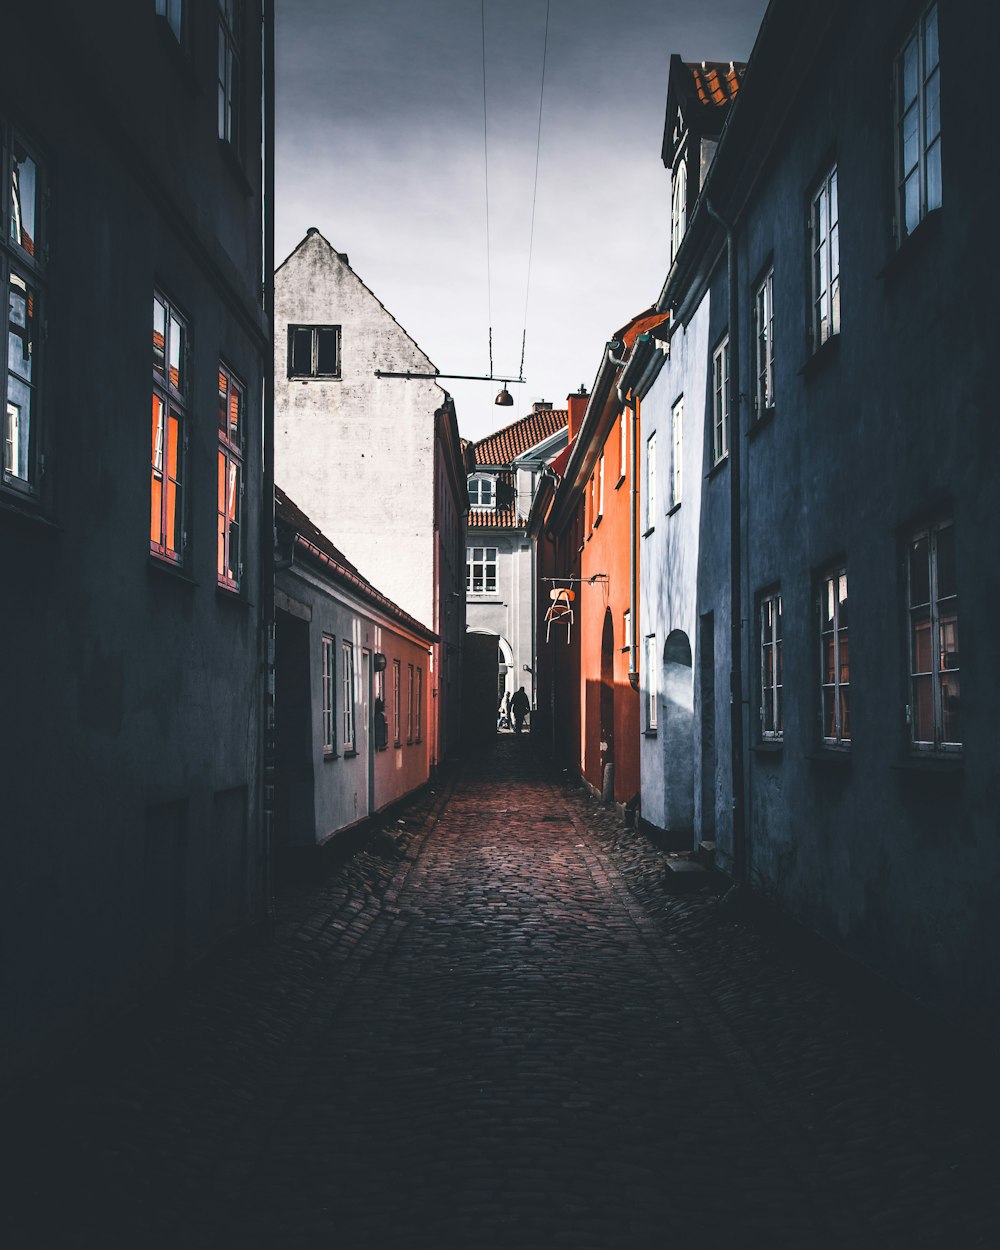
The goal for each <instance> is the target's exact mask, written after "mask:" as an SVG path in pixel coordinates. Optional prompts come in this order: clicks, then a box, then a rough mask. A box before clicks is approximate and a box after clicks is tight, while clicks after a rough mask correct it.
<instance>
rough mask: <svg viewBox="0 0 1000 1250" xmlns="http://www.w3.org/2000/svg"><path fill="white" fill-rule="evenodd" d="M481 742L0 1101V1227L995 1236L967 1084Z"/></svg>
mask: <svg viewBox="0 0 1000 1250" xmlns="http://www.w3.org/2000/svg"><path fill="white" fill-rule="evenodd" d="M530 753H531V748H530V745H529V743H528V742H527V741H523V742H522V741H516V740H513V739H507V740H506V741H501V743H500V744H499V747H498V750H497V752H496V753H495V754H494V755H493V756H492V757H490V758H488V759H485V760H483V761H481V762H479V763H478V764H474V765H469V766H468V767H467V768H466V770H465V772H464V774H463V775H462V776H461V777H460V778H459V779H458V780H457V782H456V783H454V786H453V789H449V788H448V787H442V788H440V789H439V790H438V792H437V793H436V794H431V795H426V796H424V797H423V798H422V799H421V800H420V801H419V802H417V803H415V804H413V805H412V806H411V808H410V809H409V810H408V811H407V812H405V813H404V822H405V823H402V824H399V825H398V826H395V833H396V835H397V842H396V845H395V846H394V845H393V844H392V843H391V842H390V841H389V839H388V838H383V839H381V840H376V841H375V842H373V843H372V845H371V846H370V848H369V849H368V850H365V851H363V852H362V853H360V854H358V855H356V856H355V857H354V858H353V859H352V860H351V861H349V862H348V863H347V864H346V865H344V866H343V867H342V868H341V869H340V870H339V871H338V872H336V873H335V874H333V875H332V876H331V877H329V879H327V880H326V881H325V882H324V883H323V884H322V885H321V886H315V885H313V886H311V887H309V888H305V887H297V888H295V889H291V890H289V891H287V892H286V894H285V895H284V896H283V899H282V901H281V904H280V906H279V917H278V928H277V933H276V935H275V936H274V937H273V938H269V939H265V940H261V941H260V942H257V943H255V944H253V945H251V946H246V947H243V948H241V949H239V950H237V951H235V952H233V953H230V954H227V955H226V956H225V957H224V958H222V959H220V960H218V961H216V962H215V963H214V964H213V965H212V966H211V967H209V968H208V969H205V970H203V971H202V972H200V973H199V974H198V975H197V976H196V977H194V978H193V979H192V980H191V982H190V983H189V984H188V985H187V986H186V987H185V988H184V990H183V991H182V992H181V993H180V994H179V995H178V996H174V997H171V998H170V999H169V1001H164V1002H163V1003H162V1004H161V1005H159V1006H157V1007H154V1008H150V1009H148V1010H147V1011H145V1012H144V1013H143V1016H142V1019H141V1020H135V1021H131V1022H129V1023H128V1024H127V1025H126V1026H123V1027H122V1028H120V1029H119V1030H117V1031H116V1035H115V1037H114V1039H113V1041H111V1042H106V1043H105V1044H104V1045H103V1046H102V1048H101V1049H100V1051H99V1053H95V1052H96V1050H97V1048H92V1049H91V1050H89V1051H88V1052H86V1053H85V1054H84V1055H81V1056H80V1057H79V1058H78V1059H77V1060H75V1061H73V1062H70V1063H68V1064H66V1065H64V1068H63V1070H61V1071H60V1072H59V1073H57V1074H56V1075H55V1076H53V1077H51V1078H50V1079H49V1080H48V1081H47V1082H46V1083H45V1088H44V1092H41V1091H38V1090H33V1091H30V1092H29V1093H28V1094H27V1095H26V1097H25V1098H24V1100H23V1102H22V1104H20V1105H18V1106H17V1107H16V1108H14V1109H13V1113H12V1114H9V1115H8V1116H7V1117H6V1128H5V1130H4V1132H5V1135H8V1142H7V1146H8V1147H9V1148H10V1153H11V1155H12V1156H14V1158H13V1162H12V1163H11V1164H9V1165H7V1166H6V1167H5V1173H6V1177H5V1180H6V1182H7V1184H8V1186H9V1192H8V1194H7V1195H6V1196H5V1198H4V1200H3V1203H2V1207H0V1210H2V1211H3V1212H4V1213H5V1214H4V1215H3V1216H2V1217H0V1218H2V1219H4V1220H5V1221H7V1222H8V1232H7V1234H6V1235H4V1236H3V1237H2V1238H0V1240H2V1241H3V1244H4V1245H5V1246H8V1247H10V1246H15V1245H16V1246H19V1247H20V1246H26V1247H36V1246H37V1247H50V1246H52V1247H60V1248H62V1247H75V1246H91V1245H94V1246H103V1247H108V1246H132V1247H137V1248H146V1247H228V1246H239V1247H306V1246H336V1247H344V1248H346V1250H355V1248H361V1247H383V1246H384V1247H407V1248H409V1247H414V1248H416V1247H434V1248H435V1250H440V1248H441V1247H463V1248H473V1247H476V1248H478V1247H511V1248H516V1250H529V1248H534V1247H537V1248H538V1250H549V1248H551V1247H559V1246H566V1247H572V1248H573V1250H584V1248H589V1247H593V1248H594V1250H606V1248H609V1247H623V1248H624V1247H628V1248H633V1247H635V1248H639V1247H668V1246H669V1247H680V1248H682V1250H686V1248H688V1247H691V1248H700V1247H716V1246H723V1245H725V1246H729V1245H731V1244H739V1245H742V1246H749V1247H758V1246H759V1247H794V1248H796V1250H800V1248H803V1247H814V1246H816V1247H819V1246H822V1247H851V1248H852V1250H855V1248H857V1247H879V1248H881V1247H897V1246H898V1247H913V1246H940V1247H949V1248H952V1247H954V1248H957V1250H969V1248H972V1247H979V1246H984V1247H985V1246H995V1245H998V1244H1000V1219H998V1216H997V1211H996V1201H995V1198H994V1181H995V1175H996V1167H997V1162H998V1151H997V1147H996V1142H995V1129H996V1118H995V1115H994V1113H993V1108H992V1102H991V1100H992V1094H991V1093H988V1092H987V1089H984V1088H983V1085H982V1083H981V1082H980V1081H978V1080H977V1079H976V1072H975V1069H974V1067H972V1065H970V1069H969V1070H965V1071H960V1070H957V1069H956V1067H955V1066H954V1063H953V1060H952V1059H950V1058H946V1057H942V1058H940V1059H936V1057H935V1055H934V1052H933V1050H932V1049H930V1050H929V1048H928V1047H926V1046H917V1045H915V1044H910V1043H909V1042H908V1041H906V1040H904V1039H905V1036H906V1035H905V1034H903V1033H902V1032H901V1031H900V1030H899V1029H898V1028H896V1027H894V1026H892V1025H890V1024H889V1023H888V1022H887V1021H886V1020H884V1019H882V1018H881V1017H878V1018H876V1017H875V1016H874V1015H873V1014H872V1011H871V1009H870V1008H866V1007H864V1006H863V1005H862V1002H861V1000H860V999H859V998H858V997H856V996H854V995H849V994H847V993H846V992H844V990H843V989H842V988H841V989H839V988H837V987H836V986H835V985H834V983H833V982H832V981H831V980H830V979H829V977H825V976H823V975H820V974H819V972H817V971H815V970H812V969H811V968H810V966H809V965H808V962H807V961H805V960H800V961H796V959H795V958H794V957H793V955H792V954H789V953H787V952H786V951H784V950H783V949H782V947H781V945H779V944H778V943H776V941H775V940H774V939H773V938H770V937H768V936H766V935H765V934H762V933H760V932H757V931H756V930H755V929H754V928H753V927H752V926H751V925H750V924H749V923H748V922H740V921H739V919H738V918H737V917H734V916H733V915H732V914H731V912H730V910H729V909H728V908H726V907H724V906H723V905H722V904H721V902H720V900H719V898H718V897H717V895H716V894H715V893H713V892H712V891H711V890H704V891H698V892H697V893H694V894H690V895H686V896H684V897H672V896H670V895H668V894H667V893H666V892H665V890H664V887H663V884H662V856H661V853H660V852H658V851H656V850H655V849H654V848H652V847H651V846H649V845H648V843H646V842H645V840H644V839H643V838H642V837H640V836H639V835H637V834H635V833H633V832H632V831H630V830H622V829H621V828H620V827H619V826H618V825H617V824H616V823H615V822H614V821H613V820H612V818H611V816H610V814H609V813H607V812H606V811H604V810H603V809H601V808H600V807H599V806H597V805H596V804H595V803H594V802H593V801H591V800H590V799H588V798H585V797H584V796H583V794H582V793H581V792H580V791H578V790H575V789H572V788H569V787H566V786H564V785H562V784H561V783H559V782H558V781H555V782H553V781H552V780H551V779H550V778H549V777H548V776H547V775H546V774H544V773H543V772H542V771H541V769H540V768H539V767H538V766H537V765H536V764H535V763H534V761H533V760H532V759H531V755H530Z"/></svg>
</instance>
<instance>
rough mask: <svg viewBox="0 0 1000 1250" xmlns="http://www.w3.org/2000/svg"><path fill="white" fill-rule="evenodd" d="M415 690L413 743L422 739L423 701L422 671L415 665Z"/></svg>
mask: <svg viewBox="0 0 1000 1250" xmlns="http://www.w3.org/2000/svg"><path fill="white" fill-rule="evenodd" d="M416 675H417V688H416V692H415V694H414V698H413V735H414V741H416V742H420V741H421V739H422V738H423V736H424V735H423V715H422V712H423V701H424V670H423V669H422V668H421V667H420V665H419V664H418V665H417V669H416Z"/></svg>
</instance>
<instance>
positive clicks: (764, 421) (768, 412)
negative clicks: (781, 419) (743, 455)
mask: <svg viewBox="0 0 1000 1250" xmlns="http://www.w3.org/2000/svg"><path fill="white" fill-rule="evenodd" d="M773 420H774V405H773V404H772V405H771V407H770V408H765V409H764V411H763V412H762V413H761V414H760V416H758V417H755V418H754V419H753V420H752V421H751V422H750V428H749V429H748V430H747V438H753V436H754V435H755V434H756V433H757V431H758V430H761V429H763V428H764V426H765V425H770V424H771V422H772V421H773Z"/></svg>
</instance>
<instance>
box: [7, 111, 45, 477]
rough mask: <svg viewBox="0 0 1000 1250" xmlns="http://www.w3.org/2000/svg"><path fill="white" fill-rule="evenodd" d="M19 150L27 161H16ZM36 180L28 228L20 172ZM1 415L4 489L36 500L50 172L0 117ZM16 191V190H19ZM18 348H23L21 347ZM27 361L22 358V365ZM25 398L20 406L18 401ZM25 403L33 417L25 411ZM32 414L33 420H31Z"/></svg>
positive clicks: (39, 471)
mask: <svg viewBox="0 0 1000 1250" xmlns="http://www.w3.org/2000/svg"><path fill="white" fill-rule="evenodd" d="M15 150H19V151H20V153H21V154H22V156H23V160H22V161H17V160H16V159H15V155H14V154H15ZM28 166H30V167H31V174H32V177H33V180H34V183H33V196H32V205H31V207H32V210H33V223H32V224H33V230H34V233H33V234H30V233H29V232H28V230H27V227H26V225H25V219H24V213H23V210H22V204H23V202H24V188H23V187H22V186H21V184H20V179H19V178H18V177H15V173H16V172H19V173H22V174H24V175H25V178H26V177H27V168H28ZM0 181H2V185H0V308H2V310H3V321H2V322H0V351H2V353H3V358H2V361H0V412H2V413H3V437H2V444H3V455H2V458H0V470H2V477H0V481H2V484H3V487H4V489H5V490H10V491H11V492H12V493H14V494H16V495H18V496H20V497H22V498H25V497H27V498H36V497H37V496H38V495H39V493H40V489H41V478H42V472H43V468H44V455H43V450H42V440H41V434H42V426H41V414H40V407H39V389H40V388H39V383H40V378H41V365H42V361H41V342H42V337H43V333H42V331H43V325H44V322H43V320H42V308H43V305H44V297H43V291H42V287H43V276H44V268H45V256H46V251H47V248H46V243H45V212H44V205H45V174H44V169H43V166H42V163H41V161H40V160H39V159H38V156H37V154H36V153H35V151H34V150H33V149H32V148H31V146H30V145H29V144H28V143H26V142H25V140H24V138H23V137H22V136H21V134H20V133H19V132H18V131H17V130H16V129H14V128H13V127H10V126H8V125H7V124H6V122H5V121H4V120H3V118H2V117H0ZM15 187H16V188H17V190H16V191H15ZM14 287H16V288H17V290H18V293H19V296H20V299H19V300H18V302H19V303H20V302H22V301H23V305H24V323H23V324H22V322H21V320H20V319H19V318H18V317H17V316H15V314H14V306H13V304H12V301H11V289H12V288H14ZM18 343H19V344H20V348H18ZM18 357H20V360H18ZM15 395H17V397H18V398H19V399H20V400H21V402H20V403H17V402H15V400H14V398H13V397H14V396H15ZM25 401H26V403H27V409H28V411H27V414H25V413H24V407H25ZM25 415H26V417H27V420H25V419H24V418H25Z"/></svg>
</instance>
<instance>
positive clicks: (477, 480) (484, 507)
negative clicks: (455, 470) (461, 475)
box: [469, 473, 497, 512]
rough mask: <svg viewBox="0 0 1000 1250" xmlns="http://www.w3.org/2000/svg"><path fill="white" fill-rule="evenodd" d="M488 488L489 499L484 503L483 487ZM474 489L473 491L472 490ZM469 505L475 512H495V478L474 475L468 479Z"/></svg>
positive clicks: (486, 474) (485, 475)
mask: <svg viewBox="0 0 1000 1250" xmlns="http://www.w3.org/2000/svg"><path fill="white" fill-rule="evenodd" d="M485 486H488V487H489V494H490V497H489V499H488V500H486V501H484V500H483V498H482V496H483V487H485ZM473 488H475V490H473ZM469 505H470V507H472V508H474V509H475V510H476V511H477V512H495V511H496V506H497V483H496V478H494V477H491V476H490V474H488V473H476V474H474V475H473V476H472V477H470V478H469Z"/></svg>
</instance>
